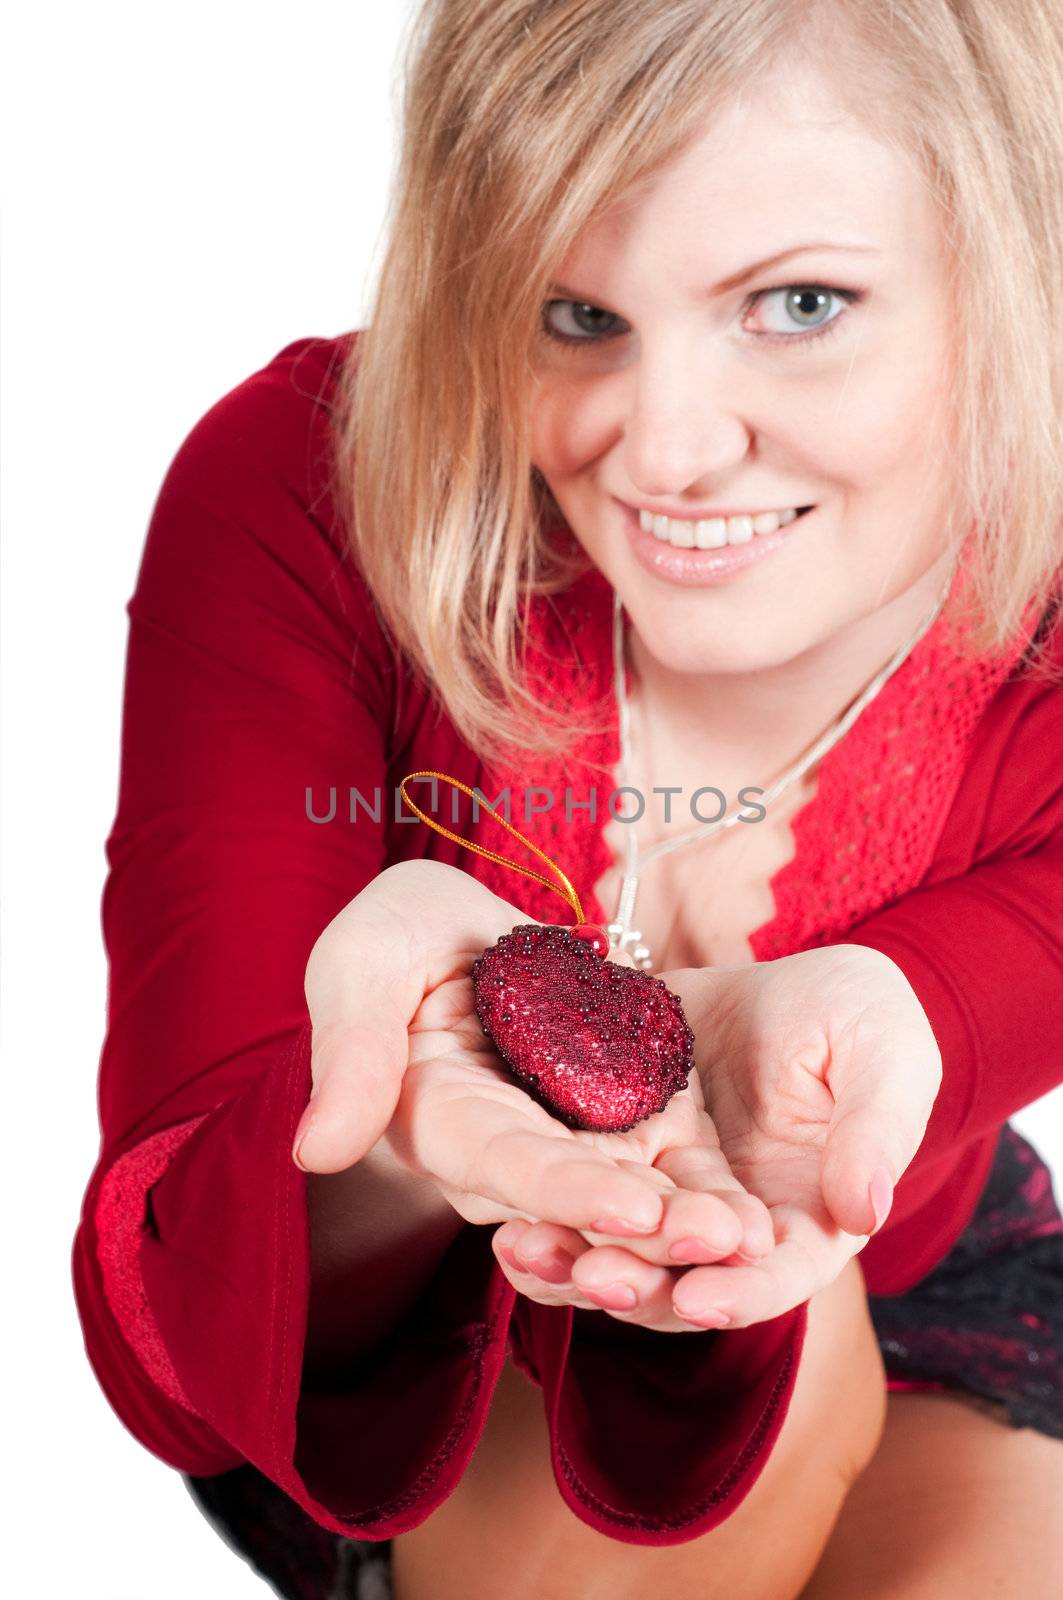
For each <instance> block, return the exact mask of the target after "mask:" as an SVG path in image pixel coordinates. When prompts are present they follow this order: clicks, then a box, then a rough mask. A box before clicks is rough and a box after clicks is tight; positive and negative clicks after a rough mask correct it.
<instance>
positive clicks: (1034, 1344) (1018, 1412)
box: [185, 1123, 1063, 1600]
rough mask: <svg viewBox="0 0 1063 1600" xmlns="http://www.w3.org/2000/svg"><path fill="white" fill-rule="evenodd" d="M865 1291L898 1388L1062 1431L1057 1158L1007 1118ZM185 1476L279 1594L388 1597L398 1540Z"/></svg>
mask: <svg viewBox="0 0 1063 1600" xmlns="http://www.w3.org/2000/svg"><path fill="white" fill-rule="evenodd" d="M868 1305H869V1307H870V1310H871V1317H872V1321H873V1323H874V1325H875V1330H876V1333H877V1334H878V1340H879V1346H880V1348H881V1350H882V1359H883V1364H884V1365H885V1368H886V1373H887V1377H888V1378H889V1380H890V1382H891V1384H892V1385H893V1386H894V1387H895V1388H898V1389H906V1388H911V1389H926V1390H938V1391H946V1392H949V1393H954V1394H960V1395H963V1394H966V1395H968V1396H970V1397H972V1399H973V1401H974V1402H975V1403H977V1404H979V1405H981V1406H984V1405H987V1404H992V1405H993V1406H994V1407H995V1412H994V1414H995V1415H998V1416H999V1418H1000V1420H1001V1422H1003V1423H1007V1424H1010V1425H1011V1426H1012V1427H1015V1428H1034V1429H1036V1430H1037V1431H1038V1432H1040V1433H1046V1434H1049V1435H1051V1436H1052V1437H1053V1438H1056V1439H1059V1438H1063V1216H1061V1215H1060V1211H1059V1207H1058V1205H1057V1203H1056V1197H1055V1193H1054V1191H1053V1187H1052V1174H1051V1172H1050V1170H1049V1168H1048V1167H1047V1166H1046V1164H1045V1163H1044V1161H1042V1159H1041V1157H1040V1156H1039V1155H1038V1153H1037V1151H1036V1150H1035V1149H1034V1147H1033V1146H1032V1145H1031V1144H1030V1143H1029V1142H1028V1141H1027V1140H1026V1139H1024V1138H1023V1137H1022V1135H1021V1134H1020V1133H1018V1132H1017V1131H1016V1129H1014V1128H1013V1127H1012V1126H1011V1124H1010V1123H1005V1125H1004V1127H1003V1128H1002V1130H1001V1134H1000V1139H999V1142H998V1145H997V1150H996V1155H995V1157H994V1161H993V1167H992V1170H991V1172H990V1175H989V1180H988V1182H987V1184H986V1187H985V1189H984V1190H983V1192H982V1197H981V1199H980V1201H979V1203H978V1208H977V1210H976V1212H975V1215H974V1216H973V1217H972V1219H971V1221H970V1223H969V1224H968V1226H967V1228H966V1229H965V1230H964V1232H963V1233H962V1234H961V1236H960V1238H959V1239H958V1240H957V1242H956V1244H955V1245H954V1247H953V1249H952V1250H951V1251H950V1252H949V1254H948V1255H947V1256H946V1257H945V1259H944V1260H943V1261H942V1262H940V1263H939V1264H938V1266H936V1267H935V1268H934V1270H933V1272H931V1273H930V1274H929V1275H928V1276H927V1277H926V1278H924V1279H923V1280H922V1282H920V1283H918V1284H917V1285H916V1286H915V1288H914V1289H909V1290H908V1291H907V1292H906V1293H905V1294H901V1295H872V1296H869V1299H868ZM185 1483H186V1485H187V1487H188V1489H189V1491H190V1493H191V1495H192V1497H193V1499H194V1500H195V1501H196V1504H197V1505H198V1506H199V1508H200V1510H201V1511H202V1512H203V1514H204V1515H205V1516H206V1517H207V1519H208V1521H209V1522H210V1523H211V1524H212V1526H213V1527H214V1529H215V1531H216V1532H217V1533H218V1534H219V1535H220V1536H221V1538H222V1539H223V1540H224V1541H225V1543H226V1544H228V1545H229V1547H230V1548H231V1549H232V1550H234V1551H235V1552H236V1554H237V1555H239V1556H241V1557H242V1558H243V1559H244V1561H246V1562H247V1563H248V1564H249V1565H250V1567H251V1568H252V1570H253V1571H254V1572H256V1573H257V1574H258V1575H259V1576H260V1577H262V1578H264V1579H265V1580H266V1581H267V1583H268V1584H269V1585H270V1586H271V1588H272V1589H273V1591H274V1593H275V1594H277V1595H279V1596H281V1597H282V1600H392V1588H391V1578H390V1556H391V1541H390V1540H387V1539H384V1540H377V1541H371V1540H364V1539H345V1538H343V1537H342V1536H340V1535H338V1534H334V1533H331V1532H329V1531H328V1530H327V1529H325V1528H322V1527H321V1525H320V1524H319V1523H316V1522H314V1521H313V1519H312V1518H311V1517H309V1516H307V1514H306V1513H305V1512H304V1511H303V1510H302V1508H301V1507H300V1506H297V1505H296V1504H295V1502H294V1501H293V1500H291V1499H290V1498H289V1497H288V1496H287V1495H286V1494H284V1493H283V1491H282V1490H281V1489H279V1488H278V1487H277V1486H276V1484H274V1483H272V1482H271V1481H270V1480H269V1479H268V1478H267V1477H265V1476H264V1475H263V1474H262V1473H261V1472H259V1471H258V1470H257V1468H255V1467H253V1466H250V1465H248V1466H243V1467H237V1468H235V1469H234V1470H233V1471H232V1472H224V1473H221V1474H220V1475H218V1476H215V1477H210V1478H197V1477H191V1476H188V1475H185Z"/></svg>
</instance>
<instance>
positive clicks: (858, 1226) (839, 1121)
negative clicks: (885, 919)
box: [820, 957, 941, 1235]
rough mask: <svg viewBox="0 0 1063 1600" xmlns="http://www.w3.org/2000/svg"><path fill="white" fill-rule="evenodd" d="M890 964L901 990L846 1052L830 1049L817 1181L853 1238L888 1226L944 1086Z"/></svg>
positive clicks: (862, 1022) (919, 1015) (915, 1006)
mask: <svg viewBox="0 0 1063 1600" xmlns="http://www.w3.org/2000/svg"><path fill="white" fill-rule="evenodd" d="M883 959H884V960H888V959H889V958H888V957H883ZM890 965H891V967H893V972H894V974H895V978H896V983H897V987H896V992H895V993H891V994H890V996H889V1000H888V1002H882V1003H880V1004H878V1005H869V1006H868V1007H867V1008H866V1010H865V1012H864V1013H863V1014H861V1016H860V1017H859V1019H858V1021H857V1023H856V1024H855V1025H854V1029H853V1036H852V1038H851V1040H850V1041H848V1047H847V1048H846V1049H845V1050H844V1051H841V1050H835V1051H833V1052H832V1063H831V1066H830V1068H829V1070H828V1077H827V1081H828V1085H829V1087H830V1090H831V1093H832V1094H833V1096H834V1099H835V1110H834V1114H833V1116H832V1118H831V1124H830V1128H829V1130H828V1133H827V1141H826V1146H825V1148H824V1154H823V1167H822V1172H821V1177H820V1183H821V1187H822V1191H823V1199H824V1202H825V1204H826V1206H827V1209H828V1210H829V1212H830V1214H831V1216H832V1218H833V1219H834V1221H835V1222H836V1223H837V1224H838V1226H839V1227H841V1228H844V1229H845V1230H846V1232H847V1233H850V1234H855V1235H869V1234H872V1233H874V1232H875V1231H876V1230H877V1229H878V1228H879V1227H881V1225H882V1224H883V1223H884V1222H885V1220H886V1217H887V1215H888V1213H889V1210H890V1207H891V1205H892V1202H893V1189H894V1186H895V1184H896V1182H897V1180H898V1179H899V1178H900V1176H901V1174H902V1173H903V1172H904V1171H905V1170H906V1168H907V1167H908V1164H909V1162H910V1161H911V1160H912V1157H913V1156H914V1155H915V1153H916V1151H917V1150H918V1148H919V1145H920V1143H921V1142H922V1138H923V1135H924V1133H925V1132H926V1125H927V1122H928V1121H929V1118H930V1113H931V1110H932V1109H933V1105H934V1100H935V1098H936V1096H937V1092H938V1089H939V1087H940V1084H941V1054H940V1051H939V1049H938V1046H937V1041H936V1040H935V1038H934V1035H933V1032H932V1030H931V1027H930V1023H929V1021H928V1020H927V1017H926V1013H925V1012H924V1011H923V1009H922V1006H921V1005H920V1004H919V1002H918V1000H917V999H916V997H915V995H914V993H913V992H912V991H911V989H910V986H909V985H908V983H907V979H905V978H904V975H903V973H901V972H900V969H899V968H897V967H895V966H893V963H892V962H891V963H890ZM901 984H903V986H904V989H907V990H908V994H907V995H905V993H904V989H902V988H901V987H900V986H901ZM906 1001H908V1003H905V1002H906Z"/></svg>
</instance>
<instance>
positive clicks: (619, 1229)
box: [592, 1211, 662, 1234]
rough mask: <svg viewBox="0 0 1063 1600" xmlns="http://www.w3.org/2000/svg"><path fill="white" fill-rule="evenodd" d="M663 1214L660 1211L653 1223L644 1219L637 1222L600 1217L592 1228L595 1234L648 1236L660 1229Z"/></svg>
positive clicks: (619, 1218) (627, 1218)
mask: <svg viewBox="0 0 1063 1600" xmlns="http://www.w3.org/2000/svg"><path fill="white" fill-rule="evenodd" d="M661 1215H662V1213H661V1212H660V1211H658V1213H657V1216H656V1217H655V1218H654V1220H653V1221H652V1222H647V1221H645V1220H644V1219H641V1218H640V1219H639V1220H638V1221H636V1220H635V1218H634V1217H599V1218H598V1221H597V1222H595V1223H594V1224H593V1226H592V1232H594V1233H620V1234H625V1233H626V1234H647V1233H656V1231H657V1229H658V1228H659V1227H660V1222H661Z"/></svg>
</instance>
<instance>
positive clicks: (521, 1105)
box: [388, 975, 763, 1254]
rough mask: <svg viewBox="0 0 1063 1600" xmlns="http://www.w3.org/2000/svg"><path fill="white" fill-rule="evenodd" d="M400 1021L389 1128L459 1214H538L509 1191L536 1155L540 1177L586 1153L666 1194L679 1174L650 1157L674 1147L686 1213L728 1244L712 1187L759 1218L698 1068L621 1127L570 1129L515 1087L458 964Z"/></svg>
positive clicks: (483, 1218) (396, 1144) (729, 1223)
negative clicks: (399, 1074)
mask: <svg viewBox="0 0 1063 1600" xmlns="http://www.w3.org/2000/svg"><path fill="white" fill-rule="evenodd" d="M408 1031H409V1062H408V1066H407V1071H406V1074H405V1077H404V1080H403V1085H402V1090H401V1093H400V1096H399V1100H398V1103H397V1105H396V1108H395V1113H394V1117H393V1119H392V1124H391V1127H390V1129H389V1132H388V1138H389V1140H390V1142H391V1144H392V1147H393V1148H394V1149H395V1151H396V1152H397V1153H398V1154H399V1155H400V1156H401V1158H402V1159H403V1160H404V1161H405V1162H406V1163H407V1164H408V1165H410V1166H412V1167H414V1168H415V1169H419V1170H423V1171H425V1172H429V1173H431V1174H432V1176H433V1178H434V1180H435V1182H436V1183H437V1185H438V1186H439V1188H440V1189H441V1190H442V1192H443V1194H444V1195H445V1197H446V1198H447V1199H448V1201H449V1202H450V1203H451V1204H452V1205H453V1206H454V1207H455V1209H456V1210H457V1211H459V1212H460V1214H461V1215H462V1216H464V1217H465V1218H466V1220H468V1221H470V1222H490V1221H498V1220H505V1219H506V1218H508V1217H526V1218H528V1219H529V1220H537V1218H538V1216H541V1215H543V1213H542V1212H535V1211H533V1210H532V1209H530V1208H528V1207H522V1206H521V1205H519V1204H515V1203H512V1201H513V1198H514V1183H513V1173H514V1171H515V1170H517V1169H519V1168H521V1167H522V1166H523V1165H525V1164H526V1165H529V1166H534V1167H535V1169H536V1176H537V1178H538V1180H539V1181H540V1182H541V1183H542V1184H543V1186H544V1187H545V1186H547V1185H548V1183H549V1182H550V1181H552V1180H556V1178H557V1175H558V1173H559V1172H561V1171H562V1167H563V1164H564V1163H567V1162H572V1161H573V1160H575V1161H581V1160H584V1159H586V1158H587V1157H591V1158H593V1159H596V1160H599V1161H600V1162H601V1163H602V1164H603V1171H612V1170H613V1169H619V1170H626V1171H629V1172H632V1173H637V1174H638V1175H639V1177H640V1179H641V1180H642V1181H643V1182H648V1183H650V1184H652V1186H653V1187H654V1188H655V1189H657V1190H659V1191H660V1192H662V1193H664V1194H666V1195H668V1196H669V1203H672V1202H675V1201H677V1200H678V1199H679V1198H680V1196H678V1195H677V1194H676V1193H675V1192H676V1191H677V1190H681V1189H683V1188H684V1183H683V1180H682V1179H677V1178H674V1177H672V1176H671V1175H670V1174H669V1173H668V1172H667V1171H666V1170H665V1168H664V1166H662V1165H661V1164H660V1163H661V1162H662V1161H663V1160H665V1159H666V1158H667V1156H668V1153H669V1152H670V1151H674V1150H682V1151H683V1152H684V1153H685V1162H686V1165H687V1170H688V1171H689V1172H695V1171H696V1174H697V1181H696V1183H695V1184H693V1185H692V1189H693V1192H691V1193H689V1194H685V1195H684V1196H683V1197H682V1198H683V1199H684V1201H685V1202H686V1205H685V1209H684V1213H683V1214H684V1217H685V1223H688V1224H690V1225H691V1226H693V1225H695V1221H697V1222H698V1223H700V1224H701V1225H702V1227H703V1231H708V1232H710V1233H711V1231H712V1230H713V1229H716V1230H717V1231H718V1232H719V1230H720V1229H721V1226H722V1227H723V1228H724V1229H725V1230H726V1231H725V1233H724V1234H723V1235H721V1245H720V1253H721V1254H726V1253H729V1251H730V1250H731V1249H733V1247H734V1242H735V1239H736V1237H737V1235H736V1234H735V1226H734V1223H733V1219H732V1218H729V1217H727V1216H726V1215H725V1212H726V1209H727V1208H726V1207H725V1206H724V1204H723V1202H722V1201H721V1200H720V1199H719V1198H718V1195H719V1193H720V1192H721V1191H722V1192H723V1193H725V1194H728V1195H730V1196H732V1197H733V1199H734V1201H735V1202H737V1204H738V1206H739V1207H742V1206H744V1207H745V1211H744V1212H743V1215H744V1216H748V1217H750V1218H753V1217H756V1218H757V1219H758V1220H761V1221H762V1215H763V1213H762V1208H761V1207H760V1206H759V1205H757V1204H756V1203H755V1202H753V1201H751V1200H749V1198H748V1197H747V1196H745V1195H743V1194H742V1192H741V1188H740V1184H739V1183H738V1182H736V1180H735V1178H734V1176H733V1174H732V1172H731V1170H730V1168H729V1166H728V1163H727V1159H726V1157H725V1155H724V1153H723V1152H722V1150H721V1148H720V1141H719V1139H718V1138H717V1134H716V1129H715V1127H714V1125H713V1122H712V1119H711V1118H710V1116H709V1114H708V1112H707V1111H706V1109H705V1104H704V1099H703V1096H702V1092H701V1082H700V1079H699V1077H698V1075H697V1073H693V1072H692V1073H691V1075H690V1078H689V1080H688V1083H687V1085H686V1087H685V1088H684V1089H682V1090H681V1091H680V1092H679V1093H678V1094H676V1095H674V1096H673V1097H672V1099H671V1100H670V1101H669V1103H668V1105H667V1106H666V1107H665V1109H664V1110H663V1111H661V1112H659V1113H657V1114H656V1115H654V1116H651V1117H647V1118H645V1119H644V1120H643V1121H641V1122H639V1123H637V1124H636V1126H635V1127H634V1128H632V1129H630V1130H629V1131H627V1132H625V1133H602V1132H593V1131H590V1130H583V1129H572V1128H569V1127H567V1126H566V1125H565V1124H564V1123H562V1122H560V1121H559V1120H558V1119H557V1118H556V1117H554V1116H552V1115H551V1114H550V1112H549V1111H548V1110H547V1109H546V1108H545V1107H544V1106H542V1105H540V1104H539V1102H538V1101H536V1100H534V1099H533V1098H532V1097H531V1096H530V1095H529V1094H528V1093H527V1092H526V1091H525V1090H524V1089H523V1088H522V1087H521V1085H520V1084H519V1083H518V1082H517V1081H516V1079H515V1078H514V1077H513V1075H512V1073H511V1072H510V1070H509V1068H508V1067H507V1066H506V1065H505V1063H504V1062H503V1061H502V1060H501V1058H500V1057H499V1055H498V1053H497V1052H496V1051H495V1049H494V1048H493V1046H492V1045H491V1043H490V1041H489V1040H488V1039H487V1038H486V1037H485V1035H484V1033H483V1030H482V1028H481V1026H480V1021H479V1018H478V1016H477V1014H476V1010H475V1001H474V991H473V985H472V980H471V978H469V977H468V976H465V975H460V976H459V975H456V976H452V977H449V978H447V979H445V980H444V981H443V982H441V983H440V984H439V985H438V986H437V987H436V988H434V989H433V990H432V991H431V992H430V993H429V994H427V995H426V996H425V998H424V1000H423V1001H422V1003H421V1005H420V1006H419V1008H418V1010H417V1012H416V1014H415V1016H414V1018H413V1019H412V1021H411V1023H410V1025H409V1030H408ZM602 1209H608V1207H604V1208H602ZM695 1212H696V1218H695V1216H694V1213H695ZM559 1220H560V1219H559ZM677 1225H678V1219H677ZM762 1226H763V1222H762Z"/></svg>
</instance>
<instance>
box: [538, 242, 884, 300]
mask: <svg viewBox="0 0 1063 1600" xmlns="http://www.w3.org/2000/svg"><path fill="white" fill-rule="evenodd" d="M813 250H838V251H841V252H842V253H843V254H845V255H872V256H878V255H881V254H882V251H881V250H879V249H878V248H877V246H875V245H869V244H828V243H825V242H819V243H812V244H794V245H790V247H789V249H787V250H778V251H776V253H775V254H774V255H772V256H765V257H764V258H763V260H761V261H753V262H751V263H750V265H749V266H748V267H742V268H740V270H739V271H738V272H732V273H731V275H730V277H728V278H722V279H721V280H720V282H719V283H718V284H717V285H716V287H715V288H714V289H710V290H709V291H708V292H709V293H710V294H729V293H730V292H731V290H732V289H738V288H741V286H742V284H743V283H745V282H747V280H748V279H750V278H753V277H755V276H756V275H757V273H758V272H765V271H767V269H768V268H769V267H777V266H778V265H779V264H780V262H783V261H789V259H790V257H791V256H802V255H808V254H809V252H810V251H813ZM547 292H548V293H550V294H560V295H563V296H564V297H565V299H566V300H575V301H576V302H577V304H580V305H597V303H598V302H597V301H596V300H591V299H589V298H588V297H587V296H586V295H584V294H581V293H580V292H579V291H578V290H576V289H570V288H567V287H566V286H565V284H563V283H551V284H548V285H547Z"/></svg>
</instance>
